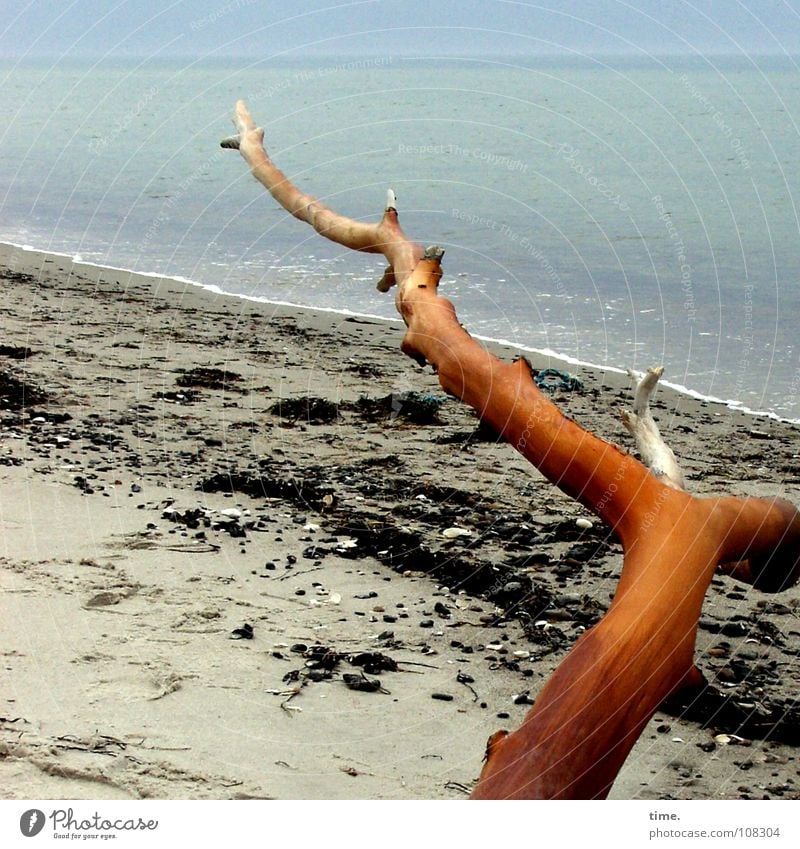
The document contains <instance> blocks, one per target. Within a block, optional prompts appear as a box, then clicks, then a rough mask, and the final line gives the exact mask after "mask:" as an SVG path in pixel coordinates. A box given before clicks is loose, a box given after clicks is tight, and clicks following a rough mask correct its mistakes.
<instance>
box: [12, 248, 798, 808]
mask: <svg viewBox="0 0 800 849" xmlns="http://www.w3.org/2000/svg"><path fill="white" fill-rule="evenodd" d="M0 286H2V304H3V318H2V331H3V332H2V336H1V337H0V529H2V536H1V537H0V539H1V540H2V542H1V543H0V581H2V616H1V617H0V629H1V633H2V636H1V638H0V645H1V646H2V652H3V658H4V664H3V678H2V681H3V685H2V692H0V788H2V789H1V790H0V796H2V797H3V798H7V799H24V798H51V799H80V798H85V799H98V798H143V797H149V798H163V799H181V798H208V799H232V798H275V799H320V798H326V799H345V798H346V799H441V798H445V799H447V798H450V799H453V798H464V796H465V794H466V793H467V792H468V790H469V788H470V787H471V786H472V784H473V782H474V780H475V779H476V777H477V774H478V772H479V770H480V765H481V757H482V753H483V747H484V743H485V741H486V738H487V737H488V735H489V734H490V733H492V732H493V731H495V730H497V729H498V728H500V727H514V726H516V725H518V724H519V723H520V721H521V720H522V718H523V716H524V715H525V712H526V711H527V710H528V705H527V704H525V701H528V702H529V701H531V700H532V699H533V698H534V697H535V695H536V693H537V692H538V690H539V688H540V687H541V685H542V682H543V680H544V679H545V678H546V677H547V675H548V674H549V673H550V672H551V671H552V669H553V668H554V667H555V665H556V664H557V663H558V662H559V660H560V659H561V658H562V657H563V656H564V654H565V652H566V651H567V650H568V649H569V646H570V645H571V644H572V642H573V641H574V640H575V639H576V638H577V636H578V635H579V634H580V632H581V631H582V630H583V629H584V628H585V627H587V626H590V625H591V624H592V622H594V621H596V620H597V618H598V617H599V616H600V615H601V613H602V610H603V609H604V607H605V606H606V605H607V604H608V601H609V598H610V595H611V593H613V589H614V585H615V580H616V576H617V575H618V573H619V568H620V561H621V557H620V551H619V547H618V545H617V544H616V542H615V541H614V540H613V539H612V538H609V537H608V536H607V534H606V533H605V531H604V530H603V529H602V527H600V526H599V525H598V524H597V523H595V526H594V527H592V528H591V529H589V530H581V529H579V528H578V527H576V525H575V519H576V518H579V517H581V516H585V513H584V512H583V511H582V509H581V508H579V507H578V506H577V505H575V504H574V503H572V502H570V501H569V500H567V499H566V498H564V497H563V496H561V494H560V493H559V492H557V491H556V490H555V489H554V488H553V487H552V486H550V485H549V484H547V483H545V482H544V481H543V480H542V478H541V477H540V476H539V475H538V473H536V472H535V470H533V469H532V468H530V467H529V466H527V465H526V464H525V463H524V462H523V461H522V460H521V459H520V458H519V457H518V456H517V455H516V454H515V453H514V451H513V450H512V449H511V448H509V447H508V446H505V445H502V444H499V445H498V444H496V443H495V442H494V441H493V439H492V438H491V436H489V437H487V436H486V435H485V434H482V433H480V432H476V426H477V421H476V419H475V416H474V415H473V414H472V412H471V411H469V410H468V409H467V408H465V407H464V406H463V405H461V404H459V403H457V402H456V401H454V400H452V399H450V400H443V396H442V393H441V391H440V390H439V388H438V385H437V383H436V381H435V378H434V377H433V375H431V373H430V370H425V371H423V370H421V369H419V368H418V367H417V366H415V365H414V364H413V363H411V362H410V361H407V360H406V359H405V358H404V357H403V356H402V355H401V354H400V352H399V342H400V339H401V338H402V329H401V327H400V326H399V325H392V324H388V323H381V322H378V321H372V320H366V319H354V318H348V317H345V316H341V315H334V314H325V313H316V312H313V311H303V310H292V309H288V308H283V307H275V306H272V305H268V304H258V303H253V302H246V301H243V300H240V299H235V298H230V297H224V296H219V295H215V294H212V293H209V292H206V291H203V290H200V289H198V288H196V287H192V286H189V285H184V284H182V283H177V282H175V281H170V280H161V279H154V278H146V277H140V276H137V275H133V274H129V273H127V272H116V271H108V270H101V269H98V268H95V267H91V266H86V265H81V264H78V263H72V262H71V261H70V260H68V259H66V258H62V257H58V256H51V255H47V254H40V253H35V252H26V251H22V250H19V249H15V248H10V247H4V248H0ZM373 297H374V298H378V297H381V296H380V295H378V294H377V293H375V292H367V293H365V300H366V299H369V298H373ZM500 353H502V354H503V355H504V356H512V355H513V352H512V351H510V350H505V351H502V350H501V351H500ZM534 365H535V366H537V367H544V366H548V365H550V366H553V365H555V366H557V365H559V364H558V363H553V362H546V361H539V362H537V361H534ZM579 374H580V377H581V379H582V380H583V383H584V385H583V388H582V389H581V390H580V391H577V392H567V391H559V392H557V393H556V395H555V397H556V400H557V402H558V403H559V404H560V405H561V406H562V407H563V408H564V409H566V410H567V411H568V412H569V414H570V415H572V416H573V417H575V418H576V419H578V420H579V421H580V422H581V423H582V424H584V426H587V427H589V428H591V429H593V430H595V431H596V432H598V433H600V434H601V435H603V436H605V437H606V438H609V439H611V440H613V441H616V442H618V443H619V444H621V445H624V446H626V447H629V448H630V445H629V444H628V441H627V437H626V435H625V434H624V432H623V429H622V427H621V424H620V422H619V410H620V409H621V408H622V407H623V406H626V405H627V403H628V398H629V391H628V387H627V379H625V380H622V379H621V378H620V377H619V376H618V375H615V374H604V373H599V372H591V371H581V372H579ZM409 392H418V393H422V394H421V395H413V394H411V395H409V394H408V393H409ZM279 401H281V402H283V403H282V405H281V406H276V405H277V404H278V402H279ZM439 401H443V403H441V404H439ZM287 402H297V403H294V404H292V403H287ZM656 413H657V418H658V419H659V421H660V423H661V426H662V429H663V430H664V431H665V433H666V434H667V438H668V441H669V442H670V443H671V444H672V445H673V447H674V448H675V450H676V453H677V454H678V456H679V457H680V458H681V460H682V463H683V465H684V467H685V469H686V471H687V473H688V476H689V478H690V486H691V488H692V489H693V490H694V491H696V492H699V493H705V492H730V493H756V494H764V495H774V494H778V495H782V496H786V497H789V498H791V499H793V500H794V501H795V503H798V502H800V474H798V451H799V450H800V449H799V448H798V445H799V444H800V443H798V431H797V429H796V428H794V427H792V426H789V425H785V424H779V423H776V422H773V421H770V420H767V419H758V418H754V417H751V416H746V415H744V414H742V413H738V412H733V411H730V410H728V409H726V408H724V407H722V406H719V405H714V404H710V403H702V402H698V401H694V400H691V399H689V398H686V397H684V396H680V395H677V394H674V393H671V392H669V391H666V390H662V391H660V393H659V395H658V403H657V406H656ZM431 414H436V415H437V416H438V422H432V423H419V421H425V418H426V416H429V415H431ZM415 416H416V417H418V418H417V420H415ZM451 527H458V528H462V529H465V530H467V531H469V532H470V534H469V535H468V536H467V535H464V536H461V537H457V538H454V539H447V538H446V537H444V536H443V535H442V531H443V530H444V529H447V528H451ZM798 610H800V593H798V591H797V590H796V589H795V590H792V591H789V592H786V593H783V594H781V595H780V596H775V597H768V596H763V595H761V594H759V593H757V592H755V591H753V590H752V589H750V588H748V587H742V586H738V585H736V584H735V583H734V582H733V581H732V580H730V579H727V578H720V579H719V580H715V581H714V583H713V584H712V587H711V589H710V590H709V593H708V597H707V602H706V606H705V609H704V615H703V620H702V622H701V630H700V632H699V638H698V652H697V655H698V662H699V665H700V667H701V669H702V670H703V671H704V672H705V674H706V676H707V677H708V679H709V680H710V681H711V682H712V683H713V689H712V690H709V691H708V692H707V693H706V694H705V696H704V697H703V698H702V699H700V700H699V702H697V703H696V704H694V706H693V707H692V710H691V712H690V716H691V717H692V718H680V716H679V715H678V714H680V710H679V709H678V708H677V707H675V706H673V707H672V708H665V709H664V710H660V711H659V712H658V713H657V714H656V716H655V717H654V718H653V721H652V722H651V724H650V726H649V728H648V729H647V730H646V731H645V733H644V734H643V735H642V738H641V740H640V741H639V744H638V745H637V747H636V748H635V750H634V752H633V753H632V755H631V756H630V758H629V760H628V763H627V764H626V766H625V768H624V770H623V772H622V773H621V775H620V777H619V780H618V782H617V784H616V785H615V788H614V791H613V794H612V795H613V797H615V798H628V799H629V798H648V799H656V798H657V799H674V798H679V799H687V798H705V799H714V798H765V797H769V798H772V797H783V798H798V797H799V796H800V792H799V791H798V782H800V776H799V775H798V760H797V755H798V745H800V722H799V721H798V710H797V708H795V707H794V699H795V697H796V696H797V694H798V692H799V691H800V688H799V686H798V684H799V679H800V670H798V662H797V650H798V645H800V623H799V622H798ZM544 622H546V623H547V625H543V624H542V623H544ZM245 626H248V627H247V628H246V627H245ZM248 628H252V632H251V631H249V630H248ZM236 631H238V632H239V633H238V634H236V633H234V632H236ZM237 636H239V637H243V638H240V639H236V638H235V637H237ZM247 637H251V638H247ZM304 647H305V649H304ZM367 653H371V654H372V656H371V657H369V656H368V657H365V656H364V655H365V654H367ZM387 659H388V660H387ZM365 662H366V663H367V667H366V672H365V671H364V670H365V667H364V666H363V664H364V663H365ZM392 662H394V663H395V664H396V669H395V670H393V671H392V670H381V669H380V667H381V665H382V664H383V665H391V663H392ZM359 664H360V665H359ZM376 666H377V668H376ZM346 680H349V681H350V682H351V683H353V682H355V685H356V686H363V687H367V688H373V687H380V689H375V690H372V691H370V690H369V689H351V688H349V687H348V686H347V685H346V683H345V681H346ZM365 681H366V682H376V683H364V682H365ZM521 694H529V696H528V698H527V699H526V698H524V697H523V698H522V699H519V698H517V700H516V701H517V702H522V703H515V699H514V697H515V696H520V695H521ZM434 695H440V696H444V697H446V698H434ZM704 725H705V727H704ZM723 732H724V733H727V734H729V735H730V734H734V733H735V734H739V735H740V737H742V738H745V739H744V740H742V741H741V742H740V741H739V740H738V739H737V738H735V737H733V738H731V739H730V741H729V742H728V743H725V742H724V741H720V740H716V741H715V739H714V737H715V735H719V734H720V733H723ZM765 737H771V739H768V740H765Z"/></svg>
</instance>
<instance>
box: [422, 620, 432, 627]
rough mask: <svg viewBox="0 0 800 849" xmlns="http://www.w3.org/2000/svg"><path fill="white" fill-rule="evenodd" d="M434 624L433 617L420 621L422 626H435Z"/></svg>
mask: <svg viewBox="0 0 800 849" xmlns="http://www.w3.org/2000/svg"><path fill="white" fill-rule="evenodd" d="M433 625H434V622H433V619H423V620H422V622H420V623H419V627H420V628H433Z"/></svg>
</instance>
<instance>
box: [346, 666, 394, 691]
mask: <svg viewBox="0 0 800 849" xmlns="http://www.w3.org/2000/svg"><path fill="white" fill-rule="evenodd" d="M342 681H344V683H345V686H346V687H347V688H348V690H358V691H359V692H362V693H384V694H386V695H391V694H390V693H389V691H388V690H386V689H385V688H384V687H383V685H382V684H381V682H380V681H378V679H377V678H373V679H372V680H370V679H369V678H367V676H366V675H364V673H363V672H362V673H361V674H360V675H353V674H352V673H349V672H345V673H344V674H343V675H342Z"/></svg>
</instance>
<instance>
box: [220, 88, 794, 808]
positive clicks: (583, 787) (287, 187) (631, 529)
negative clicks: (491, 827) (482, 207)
mask: <svg viewBox="0 0 800 849" xmlns="http://www.w3.org/2000/svg"><path fill="white" fill-rule="evenodd" d="M237 126H238V129H239V150H240V152H241V153H242V155H243V156H244V158H245V160H246V161H247V163H248V164H249V165H250V167H251V169H252V171H253V174H254V175H255V176H256V178H257V179H258V180H259V181H260V182H261V183H263V185H264V186H265V187H266V188H267V189H268V190H269V191H270V193H271V194H272V195H273V197H274V198H275V199H276V200H277V201H278V202H279V203H280V204H281V205H282V206H283V207H284V208H285V209H287V210H288V211H289V212H291V213H292V214H293V215H295V216H296V217H298V218H300V219H301V220H303V221H305V222H307V223H309V224H311V226H313V227H314V228H315V229H316V230H317V231H318V232H319V233H320V234H322V235H323V236H325V237H326V238H329V239H332V240H333V241H336V242H339V243H340V244H343V245H346V246H347V247H350V248H353V249H354V250H362V251H363V250H366V251H371V252H380V253H382V254H384V256H385V257H386V258H387V260H388V262H389V265H390V268H391V269H392V272H391V274H390V280H391V281H393V282H395V283H397V296H396V304H397V308H398V310H399V312H400V314H401V315H402V317H403V319H404V321H405V323H406V326H407V330H406V334H405V337H404V339H403V343H402V350H403V351H404V352H405V353H406V354H408V355H409V356H411V357H413V358H414V359H416V360H417V361H420V362H428V363H430V364H431V365H432V366H433V367H434V369H435V370H436V372H437V374H438V378H439V382H440V384H441V385H442V387H443V388H444V390H445V391H446V392H448V393H450V394H451V395H454V396H456V397H458V398H460V399H462V400H464V401H465V402H466V403H467V404H469V405H470V406H471V407H473V408H474V409H475V410H476V412H477V413H478V415H479V416H480V417H481V419H482V420H483V421H486V422H488V423H489V424H490V425H492V427H493V428H494V429H495V430H496V431H498V432H499V433H501V434H502V435H503V436H504V437H505V439H506V440H507V441H508V442H509V443H510V444H511V445H513V446H514V448H516V449H517V450H518V451H519V452H520V453H521V454H523V455H524V456H525V457H526V458H527V459H528V460H530V462H531V463H533V465H534V466H536V468H538V469H539V471H541V472H542V473H543V474H544V475H545V476H546V477H547V478H548V479H549V480H550V481H552V482H553V483H554V484H556V485H557V486H558V487H560V488H561V489H562V490H563V491H564V492H566V493H567V494H568V495H570V496H572V497H573V498H575V499H577V500H578V501H580V502H581V503H582V504H584V505H585V506H586V507H588V508H589V509H590V510H592V511H593V512H594V513H596V514H597V515H598V516H599V517H600V518H601V519H602V520H603V521H604V522H606V523H607V524H608V525H609V526H610V527H612V528H613V529H614V530H615V531H616V532H617V534H618V536H619V537H620V540H621V542H622V547H623V555H624V559H623V569H622V574H621V576H620V580H619V586H618V588H617V592H616V594H615V596H614V599H613V602H612V604H611V606H610V608H609V610H608V612H607V613H606V615H605V616H604V617H603V619H602V620H601V621H600V622H599V623H598V624H597V625H596V626H595V627H594V628H592V629H591V630H589V631H587V632H586V633H584V634H583V635H582V636H581V638H580V639H579V640H578V641H577V643H576V644H575V646H574V647H573V649H572V650H571V651H570V652H569V654H568V655H567V657H566V658H565V660H564V661H563V662H562V663H561V665H560V666H559V667H558V669H557V670H556V671H555V673H554V674H553V675H552V676H551V678H550V680H549V681H548V682H547V683H546V685H545V687H544V689H543V690H542V692H541V693H540V694H539V696H538V698H537V699H536V703H535V705H534V706H533V708H532V709H531V711H530V712H529V714H528V716H527V717H526V719H525V721H524V722H523V724H522V726H521V727H520V728H518V729H517V730H515V731H514V732H512V733H510V734H507V733H505V732H499V733H498V734H495V735H494V736H493V737H492V738H491V740H490V745H489V747H488V749H487V755H486V762H485V764H484V767H483V770H482V772H481V777H480V780H479V782H478V786H477V788H476V790H475V792H474V793H473V797H474V798H494V799H502V798H582V799H588V798H603V797H605V796H606V795H607V794H608V791H609V790H610V788H611V785H612V783H613V781H614V779H615V777H616V775H617V773H618V772H619V769H620V767H621V766H622V764H623V762H624V760H625V758H626V757H627V755H628V752H629V751H630V749H631V747H632V746H633V744H634V743H635V741H636V739H637V738H638V736H639V735H640V733H641V731H642V729H643V728H644V726H645V724H646V723H647V721H648V720H649V719H650V717H651V716H652V714H653V713H654V711H655V710H656V708H657V707H658V705H659V704H660V703H661V702H662V700H663V699H664V698H665V697H666V696H668V695H669V694H670V693H673V692H674V691H676V690H677V689H679V688H681V687H683V686H686V685H687V684H689V683H696V682H697V681H698V679H700V675H699V673H698V671H697V669H696V668H695V667H694V665H693V655H694V644H695V637H696V632H697V623H698V619H699V616H700V610H701V607H702V603H703V597H704V595H705V592H706V589H707V587H708V584H709V582H710V580H711V577H712V576H713V574H714V571H715V569H716V568H717V564H720V563H722V564H723V566H722V567H721V568H722V569H723V570H724V571H726V572H728V573H729V574H731V575H732V576H733V577H735V578H737V579H740V580H744V581H747V582H748V583H752V584H753V585H754V586H756V587H758V588H759V589H762V590H764V591H767V592H775V591H778V590H781V589H783V588H785V587H787V586H789V585H791V584H793V583H795V582H796V581H797V580H798V576H800V514H798V512H797V510H796V509H795V508H794V506H793V505H791V504H789V503H788V502H786V501H783V500H780V499H775V500H768V499H766V500H762V499H754V498H744V499H743V498H722V499H699V498H694V497H692V496H691V495H689V494H688V493H687V492H685V491H684V490H683V489H682V488H676V486H675V484H676V480H675V470H674V469H672V470H671V471H670V473H669V474H662V475H660V478H659V477H656V475H654V474H651V472H650V471H648V469H646V468H645V466H644V465H642V463H640V462H639V461H638V460H636V459H635V458H633V457H632V456H631V455H629V454H626V453H624V452H623V451H620V450H619V449H618V448H616V447H615V446H613V445H610V444H609V443H607V442H605V441H604V440H602V439H600V438H599V437H597V436H595V435H594V434H592V433H589V432H587V431H586V430H584V429H583V428H581V427H580V426H579V425H578V424H576V423H575V422H573V421H572V420H570V419H568V418H567V417H565V416H564V415H563V414H562V413H561V412H560V411H559V410H558V409H557V408H556V407H555V405H554V404H553V403H552V402H551V401H550V400H549V398H547V397H545V396H544V395H543V393H542V392H540V391H539V389H538V388H537V387H536V385H535V383H534V382H533V380H532V379H531V370H530V367H529V365H528V363H527V362H526V361H525V360H522V359H520V360H518V361H517V362H515V363H513V364H508V363H504V362H501V361H500V360H499V359H497V358H496V357H494V356H493V355H491V354H490V353H489V352H488V351H487V350H486V349H485V348H484V347H483V346H481V345H480V344H479V343H478V342H477V341H476V340H474V339H473V338H472V337H471V336H470V335H469V334H468V333H467V331H466V330H464V328H463V327H462V326H461V324H460V323H459V321H458V318H457V316H456V312H455V308H454V306H453V304H452V303H451V302H450V301H448V300H447V299H445V298H443V297H441V296H440V295H439V293H438V286H439V281H440V279H441V276H442V269H441V259H442V254H443V251H441V249H438V248H429V249H428V250H427V251H425V252H423V251H422V249H421V247H420V246H418V245H415V244H414V243H412V242H410V241H409V240H408V238H407V237H406V236H405V234H404V233H403V232H402V230H401V229H400V227H399V224H398V223H397V215H396V211H394V210H393V209H391V208H390V209H388V210H387V211H386V212H385V213H384V216H383V219H382V220H381V221H380V222H379V223H378V224H363V223H359V222H355V221H352V220H351V219H349V218H346V217H345V216H342V215H339V214H337V213H335V212H333V211H332V210H330V209H328V208H327V207H326V206H324V205H323V204H321V203H320V202H319V201H316V200H315V199H313V198H310V197H309V196H308V195H304V194H303V193H302V192H300V191H299V190H298V189H297V188H296V187H295V186H294V185H292V183H291V182H290V181H288V180H287V178H286V177H285V176H284V175H283V174H282V173H281V172H280V171H279V170H278V169H277V168H276V167H275V166H274V165H273V163H272V162H271V160H270V159H269V156H268V155H267V153H266V151H265V150H264V148H263V131H261V130H259V129H257V128H256V126H255V124H254V122H253V121H252V119H251V117H250V115H249V113H248V112H247V109H246V108H245V106H244V104H242V103H240V104H239V105H238V106H237ZM656 380H657V377H654V375H651V376H650V377H648V378H646V379H645V382H644V385H643V387H640V388H641V392H640V393H639V395H638V398H637V400H636V403H635V405H634V415H635V416H637V417H639V421H642V422H644V425H641V426H638V429H639V430H641V433H642V434H643V435H644V436H645V440H646V441H647V442H648V448H651V447H653V446H655V449H654V452H655V453H653V454H652V457H651V459H650V460H648V462H653V458H656V459H655V462H656V464H657V465H658V467H659V468H661V466H662V465H663V464H664V461H663V455H664V454H665V452H664V449H665V448H666V446H664V444H663V440H661V438H660V435H658V438H657V440H656V437H655V434H657V428H656V427H655V422H652V426H651V425H650V424H649V423H648V421H647V417H648V416H649V411H648V410H647V405H646V403H645V402H646V399H647V398H649V392H651V391H652V387H654V386H655V381H656ZM650 419H651V420H652V417H650ZM653 428H655V431H653ZM636 429H637V427H634V430H636ZM658 443H660V445H659V444H658ZM666 450H667V451H669V449H666ZM645 453H646V452H643V456H644V455H645ZM669 453H670V454H671V452H669ZM659 458H660V459H659ZM673 461H674V456H673ZM675 465H677V464H675ZM678 471H679V470H678ZM664 479H666V480H667V481H668V483H665V482H664ZM668 484H669V485H668Z"/></svg>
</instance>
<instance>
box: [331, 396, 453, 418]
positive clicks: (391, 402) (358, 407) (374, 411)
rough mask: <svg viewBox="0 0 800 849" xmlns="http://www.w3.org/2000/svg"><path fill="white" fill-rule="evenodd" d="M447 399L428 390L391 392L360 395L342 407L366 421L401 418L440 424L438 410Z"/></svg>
mask: <svg viewBox="0 0 800 849" xmlns="http://www.w3.org/2000/svg"><path fill="white" fill-rule="evenodd" d="M446 400H447V399H446V398H444V397H441V396H438V395H432V394H431V393H429V392H415V391H406V392H393V393H391V394H389V395H383V396H382V397H380V398H369V397H367V396H362V397H361V398H359V399H358V400H357V401H355V402H352V403H346V404H342V409H344V410H348V411H352V412H355V413H357V414H358V415H359V416H360V417H361V418H363V419H365V420H366V421H368V422H381V421H385V420H386V419H388V420H389V421H390V422H392V421H395V420H398V419H400V420H402V421H405V422H409V423H410V424H416V425H440V424H442V421H441V419H440V418H439V410H440V408H441V406H442V405H443V404H444V402H445V401H446Z"/></svg>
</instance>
